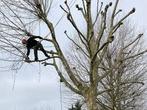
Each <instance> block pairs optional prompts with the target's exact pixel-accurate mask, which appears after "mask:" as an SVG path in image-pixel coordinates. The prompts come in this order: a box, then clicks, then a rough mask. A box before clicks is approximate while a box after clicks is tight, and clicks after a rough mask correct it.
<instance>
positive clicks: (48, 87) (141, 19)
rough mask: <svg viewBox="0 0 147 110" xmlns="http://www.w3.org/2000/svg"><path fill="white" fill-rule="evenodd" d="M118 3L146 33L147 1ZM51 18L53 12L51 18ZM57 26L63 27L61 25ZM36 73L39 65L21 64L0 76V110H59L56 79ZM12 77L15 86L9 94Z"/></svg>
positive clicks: (43, 69)
mask: <svg viewBox="0 0 147 110" xmlns="http://www.w3.org/2000/svg"><path fill="white" fill-rule="evenodd" d="M105 1H106V0H105ZM112 1H113V0H112ZM120 1H121V2H120V7H122V9H123V10H124V13H125V12H127V11H128V10H131V9H132V8H133V7H135V8H136V13H135V14H134V15H132V19H133V21H134V23H135V24H137V25H136V26H138V28H139V29H142V30H144V31H146V29H147V0H120ZM55 14H57V12H56V13H54V14H51V15H52V16H54V15H55ZM59 25H61V26H63V25H64V23H63V24H62V23H61V24H59ZM60 29H62V27H60V26H59V27H58V28H57V32H60ZM63 31H64V30H63ZM62 33H63V32H62ZM60 34H61V33H59V35H60ZM62 46H63V47H64V45H62ZM40 70H41V73H40V74H39V64H25V65H24V66H23V67H22V69H21V70H20V71H18V73H14V72H0V110H39V108H40V107H42V108H41V110H47V109H46V108H48V110H60V94H59V93H60V92H59V79H58V76H57V74H56V73H55V72H54V70H53V68H51V67H43V66H41V68H40ZM14 75H15V78H16V79H15V81H16V82H15V88H14V90H12V87H13V84H14V83H13V81H14ZM66 107H67V104H66V103H65V104H64V109H63V110H67V108H66ZM35 108H38V109H35Z"/></svg>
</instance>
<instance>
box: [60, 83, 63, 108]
mask: <svg viewBox="0 0 147 110" xmlns="http://www.w3.org/2000/svg"><path fill="white" fill-rule="evenodd" d="M60 107H61V110H62V107H63V105H62V85H61V82H60Z"/></svg>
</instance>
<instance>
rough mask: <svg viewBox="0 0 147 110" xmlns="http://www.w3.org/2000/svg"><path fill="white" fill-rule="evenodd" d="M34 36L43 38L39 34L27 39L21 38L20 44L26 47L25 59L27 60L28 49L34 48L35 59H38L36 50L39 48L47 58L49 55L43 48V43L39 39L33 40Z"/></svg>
mask: <svg viewBox="0 0 147 110" xmlns="http://www.w3.org/2000/svg"><path fill="white" fill-rule="evenodd" d="M36 38H39V39H43V38H42V37H40V36H31V37H30V38H29V39H22V44H24V45H26V47H27V54H26V55H27V58H26V59H25V60H26V61H27V60H29V54H30V49H34V57H35V61H38V50H41V51H42V52H43V53H44V55H45V56H46V57H47V58H50V56H49V55H48V54H47V52H46V51H45V50H44V48H43V45H42V44H41V43H40V42H39V41H37V40H35V39H36Z"/></svg>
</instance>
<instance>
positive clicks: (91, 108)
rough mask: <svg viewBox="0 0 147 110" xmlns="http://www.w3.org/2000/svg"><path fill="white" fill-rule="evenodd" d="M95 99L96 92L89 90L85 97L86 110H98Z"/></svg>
mask: <svg viewBox="0 0 147 110" xmlns="http://www.w3.org/2000/svg"><path fill="white" fill-rule="evenodd" d="M96 98H97V94H96V91H94V90H93V89H89V90H88V92H87V93H86V96H85V99H86V105H87V110H98V106H97V103H96Z"/></svg>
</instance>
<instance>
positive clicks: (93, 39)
mask: <svg viewBox="0 0 147 110" xmlns="http://www.w3.org/2000/svg"><path fill="white" fill-rule="evenodd" d="M92 2H96V3H97V6H95V7H96V8H97V11H96V13H92ZM118 3H119V0H116V1H115V2H114V4H113V3H112V2H110V3H108V4H107V5H105V6H103V3H101V4H99V0H96V1H94V0H93V1H92V0H80V3H79V4H76V5H75V6H76V8H77V10H78V11H79V12H81V14H82V19H83V22H84V23H83V25H85V30H86V32H84V33H83V32H82V30H81V29H80V28H79V26H78V24H77V21H76V20H75V17H74V16H73V13H72V12H73V11H72V10H71V8H70V6H69V2H68V1H65V2H64V5H63V6H60V7H61V9H62V10H63V11H64V12H65V13H66V15H67V20H68V21H69V22H70V23H71V25H72V27H73V28H74V29H75V31H76V34H77V38H78V39H79V43H80V45H79V44H78V43H77V42H75V41H74V40H72V38H70V36H69V35H68V31H66V30H65V31H64V33H65V35H66V36H67V38H69V39H70V40H71V41H72V43H73V44H74V45H75V46H76V47H77V48H76V49H77V50H78V51H80V53H81V54H80V55H79V56H77V57H76V58H77V61H78V62H77V63H71V61H70V60H69V59H68V58H67V57H66V55H65V53H64V51H63V50H62V49H61V47H60V45H59V41H58V40H57V33H56V30H55V24H54V22H53V21H51V20H50V17H49V16H48V13H49V11H50V9H51V4H52V1H50V0H1V8H0V18H1V21H0V25H1V29H0V32H1V33H0V36H1V39H0V42H1V46H0V48H1V50H2V52H8V53H9V55H10V57H8V55H7V56H3V59H2V60H7V61H14V62H15V65H14V67H15V68H14V69H18V67H21V64H22V61H23V60H24V58H25V57H26V56H25V54H24V49H23V48H22V44H21V43H20V42H21V39H22V37H23V36H28V37H29V36H30V35H31V36H36V33H35V32H30V31H29V28H30V26H32V25H34V24H35V23H36V22H35V21H37V20H41V21H42V22H43V23H44V24H45V26H46V27H47V29H48V32H47V34H46V36H45V37H44V40H46V41H47V42H48V45H52V46H53V47H54V48H53V51H48V53H49V54H51V55H52V58H51V59H41V60H39V62H42V64H44V65H45V66H47V65H50V66H53V67H55V69H56V71H57V73H58V75H59V76H60V79H61V81H62V82H63V83H64V84H65V85H66V87H68V88H69V89H70V90H71V91H73V92H74V93H76V94H78V95H80V96H82V97H83V98H84V101H85V103H86V105H87V109H88V110H99V109H101V107H102V106H101V105H100V103H99V99H100V97H101V96H102V94H103V93H106V95H109V93H111V94H113V95H114V94H115V93H116V91H117V90H119V85H125V84H122V82H121V81H120V80H119V79H118V78H117V81H115V79H114V78H115V77H116V76H117V73H123V71H124V67H123V69H121V68H122V66H124V64H126V61H128V62H129V61H131V59H137V58H140V57H141V56H143V55H144V53H146V50H143V48H140V49H138V50H139V51H137V50H134V51H133V53H132V52H130V53H129V54H126V55H123V54H124V50H125V49H128V48H130V47H132V46H133V45H134V43H135V44H136V42H137V41H138V39H139V38H140V37H141V36H142V34H139V38H135V39H133V40H130V42H128V43H127V44H124V45H122V44H121V43H120V44H121V45H120V47H123V48H122V50H121V49H120V50H119V48H116V51H114V52H117V54H116V56H115V55H113V54H112V53H113V51H112V49H111V48H110V47H111V45H112V44H115V40H116V39H118V41H120V40H122V38H121V39H119V37H118V35H117V34H115V33H116V32H117V31H118V29H119V28H120V26H121V25H123V22H124V20H125V19H126V18H127V17H129V16H130V15H131V14H133V13H134V12H135V8H133V9H132V10H131V11H129V12H128V13H127V14H126V15H124V16H122V17H120V18H118V20H116V18H117V15H118V14H119V13H120V12H121V10H118V8H117V7H118ZM99 5H100V7H99ZM108 10H111V12H112V13H111V14H110V18H109V19H108ZM81 14H80V15H79V17H80V16H81ZM94 15H95V17H94ZM30 17H31V18H30ZM28 19H29V20H28ZM80 19H81V18H80ZM107 20H110V22H107ZM95 30H97V31H95ZM48 33H50V36H48V35H49V34H48ZM116 43H117V42H116ZM115 45H116V46H118V45H117V44H115ZM136 46H137V48H138V45H137V44H136ZM132 48H133V47H132ZM114 50H115V47H114ZM109 53H110V56H109ZM76 54H77V53H76ZM111 56H113V57H114V59H113V61H112V62H111ZM83 58H84V60H83ZM109 60H110V61H109ZM59 61H60V62H61V64H62V65H63V69H64V71H63V72H62V71H61V69H60V68H59V63H58V62H59ZM132 61H134V60H132ZM33 62H34V61H30V63H33ZM109 63H112V65H113V66H112V65H109ZM134 63H135V62H134ZM16 64H19V66H18V65H16ZM115 66H116V68H115ZM127 66H128V65H127ZM117 68H118V69H117ZM114 70H115V72H114ZM131 70H132V69H131ZM112 73H116V75H114V74H112ZM136 73H137V71H136ZM118 75H120V74H118ZM128 75H129V73H128ZM117 77H118V76H117ZM106 78H108V79H107V80H110V83H112V84H110V85H109V86H110V87H109V86H108V85H107V87H105V88H104V87H102V86H105V84H104V85H103V80H106ZM114 81H115V82H114ZM131 81H132V80H131ZM133 81H134V80H133ZM135 81H136V80H135ZM116 82H117V83H116ZM123 83H124V82H123ZM125 83H126V82H125ZM131 83H132V82H131ZM137 83H138V82H137ZM135 84H136V83H135ZM141 84H142V83H141ZM136 86H137V85H136ZM122 87H123V86H122ZM133 87H135V86H133ZM106 95H105V96H106ZM110 96H111V95H110ZM116 98H117V99H118V98H120V97H119V96H117V97H116ZM116 98H115V100H114V101H115V102H116ZM102 100H105V98H102ZM107 105H108V106H110V107H112V110H115V109H116V108H117V107H118V104H117V105H116V104H114V103H113V104H111V103H108V104H107ZM116 106H117V107H116Z"/></svg>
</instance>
